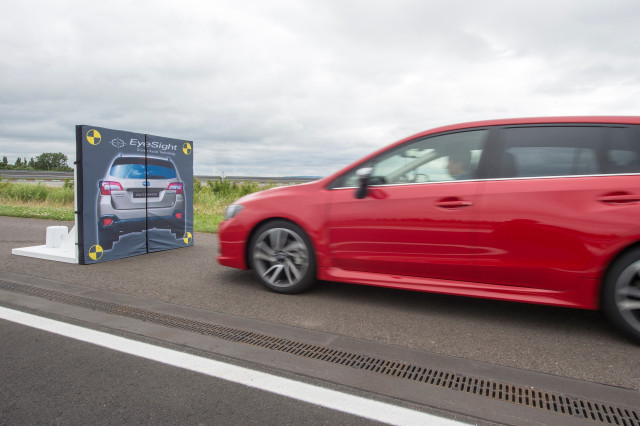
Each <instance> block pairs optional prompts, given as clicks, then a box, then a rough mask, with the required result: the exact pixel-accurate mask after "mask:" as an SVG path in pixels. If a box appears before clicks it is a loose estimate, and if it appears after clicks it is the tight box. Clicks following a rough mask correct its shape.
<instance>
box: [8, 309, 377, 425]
mask: <svg viewBox="0 0 640 426" xmlns="http://www.w3.org/2000/svg"><path fill="white" fill-rule="evenodd" d="M0 341H2V342H4V343H5V344H4V345H3V348H2V351H0V396H1V398H0V401H1V402H0V424H3V425H4V424H6V425H19V424H64V425H87V424H92V425H98V424H112V425H117V424H131V425H133V424H137V425H142V424H153V425H159V424H166V425H176V424H194V425H196V424H201V425H203V424H242V425H265V424H278V425H299V424H319V425H320V424H322V425H325V424H326V425H334V424H341V425H368V424H375V422H372V421H369V420H365V419H361V418H358V417H355V416H351V415H348V414H344V413H340V412H336V411H333V410H330V409H327V408H323V407H319V406H316V405H313V404H308V403H302V402H300V401H296V400H293V399H290V398H286V397H283V396H279V395H275V394H273V393H269V392H265V391H260V390H257V389H253V388H250V387H247V386H243V385H239V384H234V383H230V382H227V381H225V380H221V379H215V378H212V377H209V376H205V375H202V374H198V373H194V372H190V371H187V370H184V369H180V368H177V367H171V366H167V365H164V364H160V363H157V362H152V361H148V360H145V359H142V358H139V357H136V356H132V355H127V354H123V353H119V352H115V351H112V350H108V349H104V348H101V347H98V346H95V345H92V344H89V343H84V342H80V341H77V340H73V339H70V338H66V337H61V336H58V335H55V334H51V333H48V332H45V331H40V330H36V329H33V328H29V327H26V326H22V325H18V324H14V323H11V322H7V321H0ZM7 342H10V343H11V344H6V343H7Z"/></svg>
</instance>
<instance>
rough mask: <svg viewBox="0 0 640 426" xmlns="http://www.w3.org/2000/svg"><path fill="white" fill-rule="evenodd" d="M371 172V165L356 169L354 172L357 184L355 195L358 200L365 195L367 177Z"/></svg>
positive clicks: (367, 183) (367, 184)
mask: <svg viewBox="0 0 640 426" xmlns="http://www.w3.org/2000/svg"><path fill="white" fill-rule="evenodd" d="M371 173H373V169H372V168H371V167H363V168H361V169H358V171H357V172H356V176H358V180H359V185H358V189H356V194H355V197H356V198H357V199H358V200H361V199H363V198H364V197H366V196H367V192H368V190H367V187H368V186H369V178H370V177H371Z"/></svg>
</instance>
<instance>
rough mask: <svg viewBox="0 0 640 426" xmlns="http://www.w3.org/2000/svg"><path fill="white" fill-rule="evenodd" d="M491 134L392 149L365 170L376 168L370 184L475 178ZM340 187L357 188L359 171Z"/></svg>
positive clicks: (451, 137)
mask: <svg viewBox="0 0 640 426" xmlns="http://www.w3.org/2000/svg"><path fill="white" fill-rule="evenodd" d="M487 133H488V131H487V130H485V129H480V130H471V131H466V132H458V133H448V134H444V135H437V136H431V137H427V138H423V139H419V140H417V141H412V142H408V143H406V144H403V145H400V146H398V147H395V148H393V149H390V150H389V151H387V152H384V153H382V154H380V155H379V156H378V157H376V158H374V159H373V160H371V161H370V162H369V163H367V164H365V165H362V167H371V168H372V169H373V170H372V173H371V178H370V179H369V184H370V185H397V184H409V183H426V182H444V181H454V180H468V179H474V178H475V176H476V170H477V168H478V163H479V162H480V156H481V154H482V149H483V146H484V142H485V140H486V138H487ZM337 186H339V187H357V186H358V176H357V175H356V171H355V170H354V171H351V172H349V173H348V174H347V175H345V176H344V177H343V179H341V181H340V183H339V184H338V185H337Z"/></svg>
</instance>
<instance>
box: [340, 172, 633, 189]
mask: <svg viewBox="0 0 640 426" xmlns="http://www.w3.org/2000/svg"><path fill="white" fill-rule="evenodd" d="M611 176H640V172H638V173H615V174H595V175H559V176H524V177H511V178H487V179H465V180H442V181H439V182H407V183H390V184H387V185H369V188H385V187H389V186H413V185H436V184H442V183H463V182H487V181H505V180H531V179H566V178H585V177H611ZM357 188H358V187H357V186H341V187H338V188H329V190H331V191H333V190H336V189H357Z"/></svg>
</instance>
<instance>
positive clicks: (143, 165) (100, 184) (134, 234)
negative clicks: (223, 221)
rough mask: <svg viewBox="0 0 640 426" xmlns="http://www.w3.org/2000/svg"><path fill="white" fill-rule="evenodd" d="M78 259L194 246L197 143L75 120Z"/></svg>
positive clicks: (96, 259)
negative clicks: (194, 171) (77, 123)
mask: <svg viewBox="0 0 640 426" xmlns="http://www.w3.org/2000/svg"><path fill="white" fill-rule="evenodd" d="M76 139H77V144H78V148H77V149H78V158H80V162H79V163H78V205H79V206H80V208H79V216H80V217H79V245H80V246H81V250H80V251H81V253H82V254H86V255H85V256H81V263H95V262H102V261H106V260H113V259H119V258H123V257H129V256H135V255H139V254H145V253H149V252H154V251H161V250H168V249H172V248H179V247H185V246H188V245H192V244H193V211H192V205H193V157H192V152H193V143H192V142H189V141H186V142H185V141H183V140H176V139H169V138H163V137H159V136H150V135H145V134H139V133H131V132H126V131H119V130H111V129H105V128H99V127H93V126H78V129H77V137H76Z"/></svg>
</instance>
